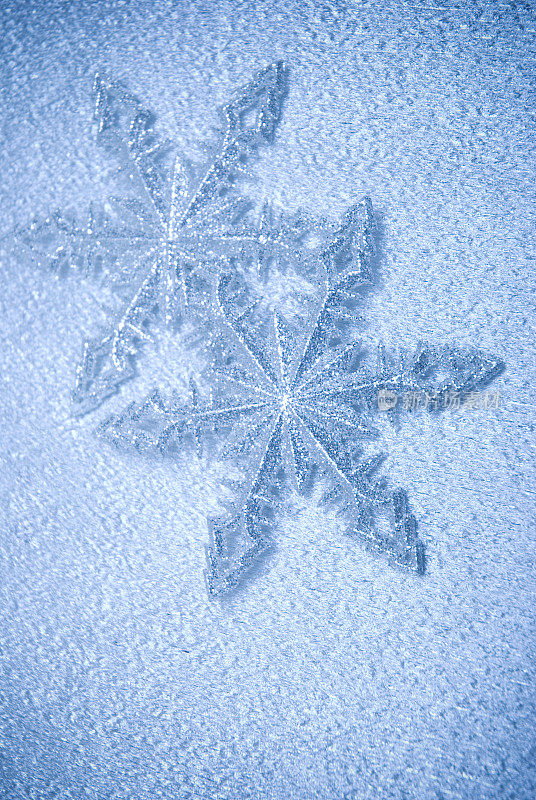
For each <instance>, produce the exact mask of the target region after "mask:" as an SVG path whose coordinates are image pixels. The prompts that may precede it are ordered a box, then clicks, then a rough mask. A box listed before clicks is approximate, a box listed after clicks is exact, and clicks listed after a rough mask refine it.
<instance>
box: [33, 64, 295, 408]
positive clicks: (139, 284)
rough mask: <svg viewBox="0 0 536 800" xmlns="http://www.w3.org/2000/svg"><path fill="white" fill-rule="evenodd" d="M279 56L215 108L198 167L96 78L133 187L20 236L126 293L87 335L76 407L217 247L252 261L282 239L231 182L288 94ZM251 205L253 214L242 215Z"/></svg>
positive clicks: (55, 262) (101, 390)
mask: <svg viewBox="0 0 536 800" xmlns="http://www.w3.org/2000/svg"><path fill="white" fill-rule="evenodd" d="M286 83H287V70H286V67H285V65H284V64H283V63H282V62H277V63H274V64H272V65H270V66H268V67H266V68H265V69H263V70H262V71H260V72H259V73H258V74H257V75H256V76H255V77H254V78H253V80H252V81H251V82H250V83H248V84H247V85H246V86H244V87H242V88H241V89H240V90H239V91H238V92H236V94H235V95H234V96H233V97H232V98H231V100H230V101H229V102H228V103H226V104H225V105H224V106H223V108H222V109H221V116H222V119H223V126H222V130H221V131H218V132H217V136H216V141H215V142H214V143H213V144H212V145H211V146H210V147H209V148H208V150H209V153H208V157H207V159H206V160H205V162H204V163H203V164H201V165H200V166H199V167H198V168H194V167H192V166H191V165H190V166H187V165H186V164H185V163H184V162H183V160H182V159H181V158H179V157H178V156H176V157H173V150H174V148H173V145H172V143H171V142H169V141H167V140H166V141H162V140H161V139H160V137H159V136H158V135H157V134H156V132H155V131H154V129H153V120H152V115H151V113H150V112H149V111H148V110H147V109H145V108H143V107H142V106H141V105H140V103H139V102H138V100H137V99H136V98H135V97H133V95H132V94H130V92H128V91H127V90H126V89H125V88H124V87H123V86H121V85H120V84H117V83H114V82H111V81H107V80H105V79H103V78H102V77H101V76H99V75H97V77H96V79H95V89H94V91H95V127H96V133H97V138H98V141H99V143H100V144H102V145H103V146H105V147H107V148H108V149H110V150H111V151H112V152H113V153H114V154H115V155H116V156H117V157H118V158H119V160H120V163H121V165H122V172H123V174H124V175H125V176H126V178H127V180H128V182H129V184H130V185H131V187H132V189H133V192H131V193H130V195H129V196H128V197H122V198H110V200H109V201H108V202H107V203H106V204H105V207H104V208H99V207H98V206H97V205H96V204H93V205H92V206H91V207H90V209H89V214H88V217H87V220H86V221H85V222H84V223H82V224H81V223H79V222H78V221H77V219H76V216H75V215H73V214H68V213H61V212H56V213H54V214H52V215H51V216H49V217H47V218H46V219H45V220H36V221H34V222H33V223H32V225H31V226H30V228H29V230H27V231H25V232H24V233H23V235H22V236H21V238H22V240H23V241H24V242H25V243H26V244H27V245H28V246H29V247H30V249H31V250H32V252H33V253H34V254H35V255H36V256H37V259H38V260H39V261H40V262H41V263H43V262H45V263H47V264H48V265H49V266H51V267H52V268H53V269H54V270H55V271H56V272H57V273H60V272H62V271H65V270H66V269H73V268H74V269H77V270H79V271H81V272H82V274H83V275H85V276H88V275H89V276H95V275H98V276H100V277H101V279H104V280H108V281H109V282H110V283H111V284H112V286H113V287H114V289H115V290H118V291H119V293H120V296H121V297H122V298H123V301H122V305H121V309H120V310H119V312H118V313H117V314H115V315H114V318H113V319H112V320H111V322H110V323H109V325H108V326H107V327H106V328H105V329H104V330H103V331H102V332H101V334H100V335H99V336H97V337H96V338H93V339H91V340H89V341H87V342H86V343H85V345H84V351H83V357H82V361H81V364H80V366H79V368H78V371H77V379H76V386H75V390H74V393H73V401H74V409H75V413H79V414H83V413H86V412H88V411H91V410H93V409H94V408H95V407H97V406H98V405H99V404H100V403H102V401H103V400H105V399H106V398H107V397H109V396H110V395H111V394H113V393H115V392H116V391H117V389H118V387H119V386H120V385H121V384H122V383H123V382H124V381H126V380H128V379H129V378H131V377H132V376H133V375H134V358H135V356H136V355H137V353H138V351H139V349H140V347H141V346H142V345H143V343H144V342H145V341H147V340H148V339H149V338H150V328H151V327H152V326H153V325H154V323H155V321H156V320H157V319H161V320H163V321H165V323H166V324H168V325H172V326H173V325H175V324H176V323H177V321H179V320H180V319H181V318H183V317H184V315H185V313H186V311H187V308H188V304H189V301H190V293H191V290H192V282H193V281H195V280H196V278H197V279H200V276H202V275H204V274H205V272H206V268H207V266H208V265H210V264H211V263H212V262H213V257H214V255H216V254H221V253H223V252H228V251H229V250H233V249H234V250H238V251H241V252H244V251H252V250H254V251H256V252H257V254H258V261H259V264H262V263H263V262H264V261H266V259H267V258H268V257H269V255H270V254H271V253H273V252H274V251H277V249H278V248H279V246H280V239H281V231H280V229H278V230H277V231H275V234H274V230H273V228H272V226H271V225H270V220H269V218H268V216H267V211H266V209H264V210H263V211H262V212H261V214H260V215H259V217H258V219H257V220H254V219H252V215H251V210H250V208H249V206H250V203H249V201H247V200H246V199H245V198H243V197H241V196H240V195H239V194H238V193H237V191H236V189H237V183H238V182H239V180H240V179H241V178H243V177H245V176H248V175H249V173H248V170H247V166H248V162H249V161H250V160H251V158H252V156H253V155H254V154H255V153H256V152H257V151H258V150H259V148H260V147H261V146H263V145H266V144H270V143H271V142H272V141H273V138H274V134H275V129H276V127H277V124H278V122H279V119H280V116H281V109H282V103H283V100H284V97H285V94H286ZM248 211H249V213H248Z"/></svg>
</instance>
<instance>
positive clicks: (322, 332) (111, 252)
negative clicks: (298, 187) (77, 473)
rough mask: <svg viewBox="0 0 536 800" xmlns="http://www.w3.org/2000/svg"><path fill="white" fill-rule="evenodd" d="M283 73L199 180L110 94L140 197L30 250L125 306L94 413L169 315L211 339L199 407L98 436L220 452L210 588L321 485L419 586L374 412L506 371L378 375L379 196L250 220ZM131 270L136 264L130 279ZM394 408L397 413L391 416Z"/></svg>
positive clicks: (251, 94)
mask: <svg viewBox="0 0 536 800" xmlns="http://www.w3.org/2000/svg"><path fill="white" fill-rule="evenodd" d="M285 84H286V70H285V67H284V65H283V64H281V63H277V64H273V65H271V66H269V67H267V68H266V69H264V70H262V71H261V72H259V73H258V75H256V76H255V78H254V79H253V80H252V81H251V83H249V84H248V85H247V86H245V87H243V88H242V89H241V90H239V91H238V92H237V94H236V95H235V96H234V98H232V100H231V101H230V102H229V103H228V104H227V105H225V106H224V108H223V119H224V128H223V130H222V131H221V133H220V136H219V138H218V141H217V143H216V144H215V145H214V147H213V149H212V152H211V155H210V157H209V158H208V160H207V162H206V164H205V165H204V167H203V168H202V169H201V170H198V171H197V172H196V171H195V170H192V169H191V168H186V167H185V165H184V164H183V162H182V161H181V160H179V159H178V158H174V159H172V161H171V164H170V165H169V166H168V158H167V157H168V155H169V153H170V150H172V148H171V147H170V145H169V143H167V142H160V141H159V139H158V138H157V137H156V135H155V134H154V132H153V129H152V124H151V120H150V115H149V113H148V112H147V111H146V110H145V109H143V108H142V107H141V106H140V105H139V103H138V101H137V100H135V98H133V97H132V95H130V94H129V93H128V92H127V91H126V90H125V89H123V88H122V87H120V86H118V85H117V84H114V83H110V82H105V81H103V80H102V79H100V78H97V81H96V114H95V119H96V122H97V129H98V134H99V137H100V139H101V140H102V141H104V142H107V143H108V144H111V145H112V146H113V147H114V149H115V150H116V152H118V153H119V154H120V155H121V157H122V159H123V162H124V164H125V165H126V167H125V169H126V172H127V175H128V176H129V178H130V179H131V181H132V182H134V184H135V185H136V187H137V188H138V194H137V195H135V196H132V195H130V196H129V197H128V198H127V199H124V198H123V199H122V200H114V201H110V202H109V203H108V204H107V206H106V207H105V208H104V209H102V210H99V211H98V210H96V209H95V208H93V209H91V210H90V214H89V218H88V220H87V222H86V224H85V225H83V226H80V225H79V224H78V223H77V222H76V220H75V219H74V218H73V217H69V216H67V215H61V214H57V215H53V216H52V217H49V218H48V219H47V220H45V221H44V222H42V223H35V224H34V225H33V226H32V228H31V230H30V233H29V235H28V236H27V237H26V238H27V241H28V243H29V244H30V245H31V246H32V248H33V249H34V251H35V250H36V249H37V247H38V245H39V247H40V248H41V252H43V247H44V248H45V250H47V251H48V254H49V263H51V264H52V265H54V266H55V267H56V269H58V270H60V269H61V268H62V267H64V266H67V267H69V268H70V267H76V268H79V269H80V268H81V269H83V271H84V272H85V273H86V274H87V273H91V274H95V273H99V274H100V275H101V276H102V277H103V278H104V281H105V282H109V283H111V284H112V285H113V286H115V287H119V290H120V295H121V296H124V297H125V301H124V305H123V307H122V308H121V310H120V312H119V313H118V315H117V316H116V317H115V318H114V319H113V321H112V322H111V323H110V325H109V327H108V329H107V330H105V331H103V332H102V335H100V336H99V337H97V338H95V339H93V340H91V341H89V342H87V343H86V345H85V348H84V355H83V360H82V363H81V365H80V367H79V370H78V376H77V384H76V388H75V392H74V401H75V405H76V410H77V411H78V412H79V413H84V412H87V411H89V410H91V409H93V408H95V407H96V406H97V405H99V404H100V403H101V402H102V401H103V400H105V399H106V398H107V397H108V396H109V395H110V394H112V393H114V392H116V391H117V389H118V387H119V386H120V384H121V383H122V382H123V381H125V380H126V379H127V378H129V377H131V376H132V375H133V370H134V365H133V357H134V356H135V355H136V353H137V352H138V350H139V348H140V346H141V345H142V344H143V342H144V340H145V338H146V337H147V336H148V332H149V328H150V326H151V325H152V324H153V323H154V321H155V320H156V319H158V318H160V319H163V320H164V321H165V322H167V323H171V324H172V325H174V324H176V323H177V321H178V320H180V319H182V318H183V317H185V316H186V315H187V316H189V317H190V319H191V320H194V323H195V327H196V329H197V330H199V331H203V335H204V339H205V344H206V352H207V354H208V365H207V367H206V369H205V370H204V371H203V372H202V373H201V374H200V375H199V376H198V379H197V380H196V381H195V382H194V381H193V380H191V381H190V396H189V397H188V398H184V397H181V396H180V395H179V394H176V395H174V396H172V397H171V398H166V397H164V396H162V395H161V393H160V392H158V391H155V392H153V394H152V395H151V396H150V397H148V398H147V399H145V400H144V401H142V402H141V403H133V404H131V405H130V406H128V407H127V408H126V409H125V410H124V411H123V412H122V413H120V414H115V415H112V416H110V417H109V418H108V419H107V420H106V421H105V422H104V423H103V424H102V425H101V426H100V432H101V434H102V435H103V436H105V437H106V438H107V439H108V440H110V441H112V442H114V443H115V444H116V445H129V446H132V447H135V448H136V449H137V450H142V451H144V452H147V453H148V454H150V453H153V454H157V453H158V454H165V455H169V456H176V455H179V454H181V453H182V452H185V451H187V450H188V448H189V447H190V446H191V447H194V448H195V449H197V451H198V452H200V451H201V450H202V449H203V448H204V447H206V446H207V445H208V446H209V447H210V448H214V447H216V448H217V449H218V452H219V455H220V456H221V457H222V458H230V459H232V462H233V464H235V465H236V466H237V467H239V470H240V474H241V476H242V477H241V479H240V480H239V482H238V485H236V484H235V485H234V488H233V491H232V499H231V500H230V501H228V503H227V510H226V512H225V513H224V514H223V515H222V516H221V517H219V518H217V519H211V520H209V528H210V537H211V541H210V545H209V546H208V547H207V562H208V565H207V569H206V573H205V574H206V583H207V589H208V592H209V595H210V596H212V597H214V596H218V595H222V594H225V593H226V592H228V591H230V590H232V589H234V588H235V587H236V586H237V585H238V583H239V582H240V581H241V580H242V578H243V577H244V575H245V574H246V573H247V572H248V571H250V570H251V568H252V567H253V566H254V565H255V564H256V563H257V562H258V561H259V560H260V559H262V557H263V556H264V555H265V554H266V553H267V552H268V550H269V549H270V548H271V547H272V546H273V544H274V526H275V523H276V521H277V510H278V509H279V508H280V507H281V505H282V499H283V491H284V489H285V487H288V486H289V485H290V486H291V487H293V488H294V489H295V490H296V491H298V492H302V493H303V492H307V491H308V490H309V489H310V488H311V486H312V484H313V482H314V481H315V480H316V481H317V483H319V485H320V486H321V487H322V492H323V498H324V499H325V500H326V501H329V502H332V503H336V504H337V505H338V507H339V509H340V512H341V514H343V516H344V518H345V519H346V520H347V522H348V525H347V530H348V533H349V534H351V535H352V536H353V537H355V538H358V539H359V540H360V541H362V542H363V543H364V544H365V546H366V547H368V548H369V549H370V550H373V551H378V552H381V553H383V554H384V555H386V556H387V557H388V559H389V560H390V561H391V562H392V563H393V564H396V565H397V566H399V567H401V568H403V569H405V570H409V571H412V572H415V573H417V574H422V573H423V572H424V571H425V562H426V557H425V550H424V546H423V543H422V542H421V541H420V539H419V537H418V535H417V526H416V521H415V517H414V516H413V514H412V513H411V511H410V509H409V505H408V499H407V496H406V493H405V491H404V490H402V489H394V490H393V489H391V488H390V487H389V484H388V481H387V479H386V477H385V476H382V475H381V474H379V473H380V469H379V467H380V465H381V463H382V460H383V454H382V453H381V452H378V451H377V449H376V446H375V442H377V441H378V439H379V431H378V430H377V428H376V427H375V425H374V424H373V423H374V419H373V418H374V416H375V414H376V413H377V412H378V410H380V411H381V413H385V409H388V408H393V409H394V410H392V411H390V412H388V413H390V414H395V413H396V410H397V408H398V407H399V406H400V402H399V401H400V399H401V398H402V397H403V396H404V397H406V396H407V397H420V398H422V397H424V398H426V405H427V407H428V408H432V409H438V408H441V407H445V406H446V405H448V404H449V403H450V401H451V399H452V398H456V399H457V401H458V402H460V401H462V400H463V399H464V398H467V397H469V396H470V395H471V394H472V393H474V392H475V391H476V390H477V389H479V388H480V387H482V386H483V385H485V384H486V383H487V382H489V381H490V380H491V379H492V378H493V377H494V376H495V375H496V374H497V373H498V372H499V371H500V370H501V368H502V363H501V361H500V360H499V359H497V358H493V357H489V356H486V355H485V354H483V353H481V352H479V351H478V350H471V351H462V350H459V349H457V348H455V347H448V346H442V347H428V346H425V345H420V346H419V347H418V348H417V350H416V351H415V352H414V353H413V354H412V355H411V356H399V357H397V358H396V359H394V358H393V357H390V356H388V355H387V354H386V353H385V352H384V350H383V348H382V347H380V349H379V356H378V362H377V365H375V366H372V365H371V364H370V363H369V361H368V359H367V357H366V353H365V352H364V351H363V349H362V348H361V345H360V344H359V341H358V339H357V333H358V328H359V325H360V323H361V322H362V317H361V308H362V305H363V300H364V298H365V296H366V293H367V291H368V289H369V287H370V283H371V276H372V271H373V269H372V268H373V260H374V221H373V212H372V205H371V202H370V200H368V199H367V198H365V199H364V200H362V201H361V202H360V203H358V204H357V205H355V206H353V207H352V208H350V209H349V210H348V211H347V213H346V214H345V215H344V217H343V219H342V221H341V222H340V224H339V225H337V226H333V225H329V224H327V223H325V222H324V223H320V222H317V221H314V220H312V219H311V218H309V217H308V216H307V215H306V214H295V215H292V216H288V215H285V214H283V213H279V214H275V213H274V212H273V210H272V209H271V207H270V205H269V204H264V205H263V206H262V209H261V211H260V212H257V214H256V215H254V214H253V213H252V211H251V208H250V206H251V204H249V205H248V203H247V202H246V201H245V200H244V199H243V198H242V197H241V196H240V195H239V194H238V192H237V183H238V181H239V180H240V178H241V176H242V175H243V173H244V172H245V166H246V162H247V160H248V159H250V158H251V156H252V154H253V153H255V152H256V151H258V149H259V147H260V146H261V145H263V144H267V143H269V142H271V141H272V140H273V135H274V131H275V128H276V126H277V123H278V121H279V118H280V115H281V108H282V102H283V99H284V96H285V91H286V85H285ZM133 265H134V267H133ZM382 409H383V410H382Z"/></svg>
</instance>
